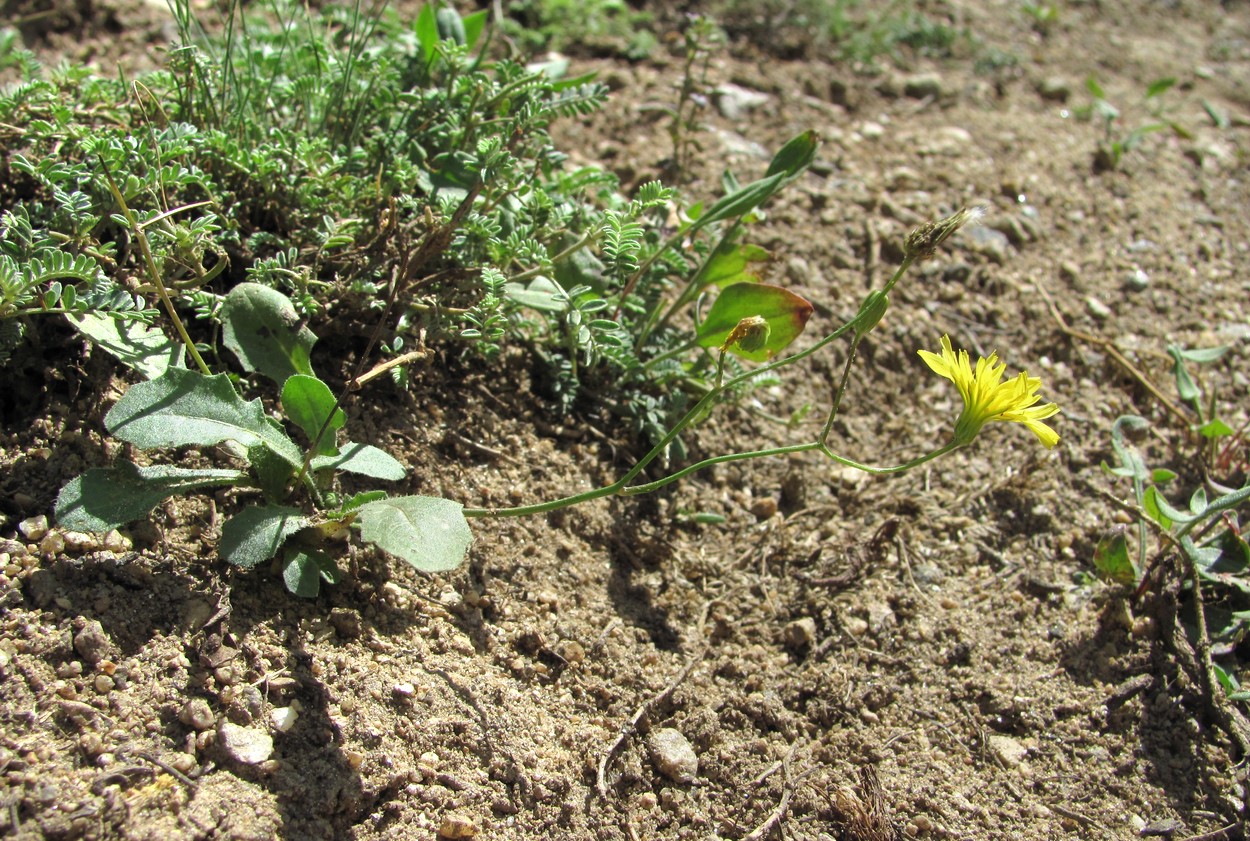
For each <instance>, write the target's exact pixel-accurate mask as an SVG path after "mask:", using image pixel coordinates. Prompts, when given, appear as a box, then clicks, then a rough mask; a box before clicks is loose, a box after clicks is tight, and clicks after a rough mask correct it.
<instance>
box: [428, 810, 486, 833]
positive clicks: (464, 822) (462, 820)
mask: <svg viewBox="0 0 1250 841" xmlns="http://www.w3.org/2000/svg"><path fill="white" fill-rule="evenodd" d="M480 831H481V830H480V829H479V828H478V825H477V824H476V823H474V822H473V821H472V820H471V819H470V818H467V817H465V816H464V815H457V814H455V813H454V812H453V813H452V814H450V815H447V816H446V817H444V818H443V824H442V826H440V827H439V828H438V837H439V838H449V839H457V838H473V837H475V836H476V835H477V834H478V832H480Z"/></svg>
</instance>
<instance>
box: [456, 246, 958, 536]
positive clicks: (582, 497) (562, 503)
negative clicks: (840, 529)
mask: <svg viewBox="0 0 1250 841" xmlns="http://www.w3.org/2000/svg"><path fill="white" fill-rule="evenodd" d="M912 262H913V260H912V258H910V257H908V258H906V259H905V260H904V261H903V263H902V265H900V266H899V268H898V271H896V272H895V273H894V276H893V277H891V278H890V281H889V283H887V284H886V286H885V288H884V290H883V292H885V293H888V292H889V291H890V290H891V289H892V288H893V287H894V285H895V284H896V283H898V281H899V279H901V278H902V276H903V274H904V273H905V272H906V271H907V269H908V268H909V267H910V266H911V264H912ZM854 328H855V321H854V320H853V319H852V320H851V321H848V322H847V323H846V324H843V325H842V326H841V327H838V328H837V329H836V330H834V331H832V332H831V333H829V334H828V335H827V336H825V337H824V338H823V339H821V340H820V341H818V342H816V343H815V344H813V345H812V346H811V347H809V348H807V349H805V350H800V351H798V352H796V353H792V354H790V355H789V356H785V357H782V358H781V359H775V360H773V361H772V362H769V363H768V364H766V365H762V366H760V367H759V368H756V369H755V370H753V371H747V372H745V373H742V374H739V375H738V376H736V377H733V378H731V379H730V380H728V381H727V382H724V383H721V382H720V379H721V375H722V374H723V370H722V369H721V367H720V366H718V371H717V374H718V375H717V384H716V385H715V386H714V387H713V388H711V389H710V390H709V391H708V392H707V394H705V395H703V397H702V398H701V399H700V400H699V402H698V403H696V404H695V405H694V407H693V408H691V409H690V410H689V411H688V412H686V414H685V415H684V416H683V417H682V419H681V420H679V421H678V422H677V423H676V424H674V425H673V428H672V429H670V430H669V431H668V432H667V433H665V435H664V437H663V438H662V439H661V440H660V442H659V443H658V444H656V445H655V446H654V447H652V448H651V450H650V451H649V452H648V453H647V454H646V455H645V456H643V457H642V458H641V459H639V460H638V462H637V463H636V464H634V466H633V467H631V468H630V469H629V470H628V471H627V472H626V473H625V475H624V476H622V477H621V478H619V479H617V480H616V481H615V482H613V483H612V484H610V485H604V486H603V487H601V488H596V489H594V490H591V491H584V492H582V493H579V494H574V495H572V496H566V497H562V498H560V499H553V500H549V501H547V502H538V503H534V504H533V505H518V506H515V507H512V508H465V509H463V512H462V513H463V514H464V516H465V517H488V518H495V517H524V516H528V515H530V514H543V513H546V512H548V511H555V510H558V509H560V508H567V507H569V506H570V505H578V504H580V503H583V502H589V501H591V500H593V499H601V498H603V497H605V496H613V495H616V494H622V495H625V496H635V495H637V494H643V493H648V492H650V491H653V490H656V489H658V488H662V487H664V486H665V485H668V484H671V483H672V482H676V481H678V480H679V479H681V478H683V477H685V476H688V475H690V474H691V473H694V472H695V471H698V470H702V469H704V468H706V467H711V466H712V465H716V464H724V463H726V462H732V461H742V460H745V459H753V458H765V457H767V456H777V455H789V454H792V453H803V452H812V451H816V452H820V453H823V454H824V455H825V456H826V457H828V458H829V459H832V460H833V461H836V462H837V463H838V464H842V465H845V466H847V467H853V468H855V469H857V470H863V471H864V472H865V473H871V474H874V475H878V476H882V475H888V474H891V473H902V472H904V471H906V470H911V469H912V468H914V467H917V466H919V465H921V464H924V463H925V462H927V461H931V460H932V459H935V458H937V457H938V456H941V455H945V454H946V453H949V452H951V451H952V450H955V449H956V448H957V447H958V446H959V445H958V444H956V443H955V442H954V441H952V442H950V443H948V444H946V445H945V446H942V447H940V448H938V449H936V450H934V451H933V452H930V453H927V454H926V455H923V456H920V457H918V458H914V459H912V460H911V461H908V462H904V463H903V464H899V465H894V466H892V467H875V466H873V465H868V464H863V463H861V462H858V461H854V460H853V459H849V458H846V457H844V456H840V455H838V454H837V453H835V452H833V451H832V450H830V449H829V447H828V445H827V444H826V443H825V441H826V439H827V437H828V432H829V426H830V424H831V423H832V417H833V414H836V412H837V405H838V403H839V402H840V401H841V398H842V392H843V391H845V389H846V382H847V378H848V376H849V372H850V365H851V362H853V361H854V357H855V352H854V351H855V348H856V347H857V346H858V344H859V340H860V339H862V336H860V335H859V334H856V340H855V343H854V344H853V345H852V352H851V357H850V359H848V360H847V367H846V369H845V370H844V372H843V376H842V384H841V386H840V387H839V389H838V392H837V394H836V395H835V397H834V408H833V412H832V413H831V414H830V421H829V422H828V423H826V425H825V430H824V432H822V433H821V436H820V438H818V439H817V440H815V441H811V442H808V443H806V444H792V445H789V446H785V447H771V448H768V449H764V450H752V451H750V452H745V453H729V454H727V455H721V456H714V457H712V458H708V459H704V460H703V461H700V462H697V463H695V464H692V465H689V466H687V467H683V468H682V469H681V470H678V471H677V472H676V473H672V474H670V475H668V476H665V477H664V478H662V479H657V480H656V481H654V482H649V483H646V484H643V485H635V486H632V487H630V485H629V483H630V482H631V481H633V480H634V478H635V477H637V476H638V474H639V473H641V472H642V471H643V470H645V469H646V467H647V465H648V464H650V463H651V462H652V461H654V460H655V459H656V458H657V457H658V456H659V455H660V454H661V453H663V452H664V451H665V450H666V449H667V448H668V446H669V445H670V444H671V443H672V442H673V440H674V439H675V438H676V437H677V436H678V435H680V434H681V432H682V430H684V429H685V428H686V427H688V426H690V425H691V424H692V423H694V422H695V421H696V420H698V419H700V418H702V417H703V416H704V415H705V414H706V413H707V412H708V411H709V410H710V409H711V406H712V405H713V403H714V402H715V401H716V400H717V399H718V398H719V397H720V395H721V394H722V393H724V392H725V391H727V390H729V389H732V388H734V387H736V386H739V385H741V384H743V383H745V382H746V381H747V380H749V379H751V378H752V377H758V376H761V375H763V374H767V373H769V372H772V371H776V370H778V369H780V368H784V367H786V366H787V365H793V364H794V363H796V362H798V361H800V360H802V359H806V358H807V357H809V356H811V355H812V354H814V353H816V352H817V351H820V350H821V349H823V348H824V347H826V346H827V345H829V344H830V343H831V342H834V341H837V340H838V339H840V338H841V337H842V336H843V335H844V334H845V333H846V332H847V331H848V330H852V329H854ZM720 362H721V364H722V365H723V363H724V355H723V354H722V356H721V360H720Z"/></svg>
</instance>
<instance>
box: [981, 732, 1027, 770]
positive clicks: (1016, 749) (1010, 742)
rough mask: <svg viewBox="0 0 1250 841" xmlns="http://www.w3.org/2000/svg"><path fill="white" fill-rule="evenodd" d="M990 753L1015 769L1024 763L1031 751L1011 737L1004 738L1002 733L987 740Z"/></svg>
mask: <svg viewBox="0 0 1250 841" xmlns="http://www.w3.org/2000/svg"><path fill="white" fill-rule="evenodd" d="M987 742H988V746H989V749H990V752H991V753H993V754H994V755H995V756H996V757H998V758H999V759H1000V760H1001V761H1002V763H1003V764H1004V765H1006V766H1008V767H1012V768H1014V767H1015V766H1017V765H1019V764H1020V763H1021V762H1023V761H1024V758H1025V757H1026V756H1028V755H1029V749H1028V748H1026V747H1025V746H1024V745H1022V744H1020V743H1019V742H1018V741H1016V740H1015V739H1013V738H1011V737H1010V736H1004V735H1002V734H1001V733H995V734H994V735H992V736H990V737H989V739H988V740H987Z"/></svg>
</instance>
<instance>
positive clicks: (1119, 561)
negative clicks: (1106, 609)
mask: <svg viewBox="0 0 1250 841" xmlns="http://www.w3.org/2000/svg"><path fill="white" fill-rule="evenodd" d="M1094 568H1095V569H1097V570H1098V574H1099V575H1101V576H1102V577H1103V578H1104V579H1106V580H1108V581H1113V582H1115V583H1117V584H1135V583H1137V566H1136V565H1135V564H1134V563H1133V561H1132V559H1131V558H1129V554H1128V541H1127V540H1125V538H1124V532H1122V531H1117V532H1115V533H1114V534H1109V535H1107V536H1106V537H1104V538H1103V539H1102V540H1100V541H1098V547H1097V548H1096V549H1094Z"/></svg>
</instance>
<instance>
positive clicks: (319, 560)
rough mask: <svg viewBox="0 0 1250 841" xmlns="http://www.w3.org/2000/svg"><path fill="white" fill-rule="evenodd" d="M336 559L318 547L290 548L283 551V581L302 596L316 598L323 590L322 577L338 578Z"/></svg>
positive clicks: (334, 579)
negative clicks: (318, 549)
mask: <svg viewBox="0 0 1250 841" xmlns="http://www.w3.org/2000/svg"><path fill="white" fill-rule="evenodd" d="M337 572H338V570H337V568H336V567H335V565H334V559H333V558H331V557H330V556H329V555H327V554H326V553H325V552H319V551H317V550H316V549H304V548H288V549H287V550H286V551H285V552H283V553H282V581H283V583H285V584H286V588H287V590H289V591H290V592H292V593H294V594H295V595H297V596H299V597H300V598H305V599H311V598H315V597H316V596H317V594H318V593H320V592H321V579H323V578H324V579H325V580H327V581H329V582H330V583H331V584H333V583H334V582H335V581H337V580H338V575H337Z"/></svg>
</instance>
